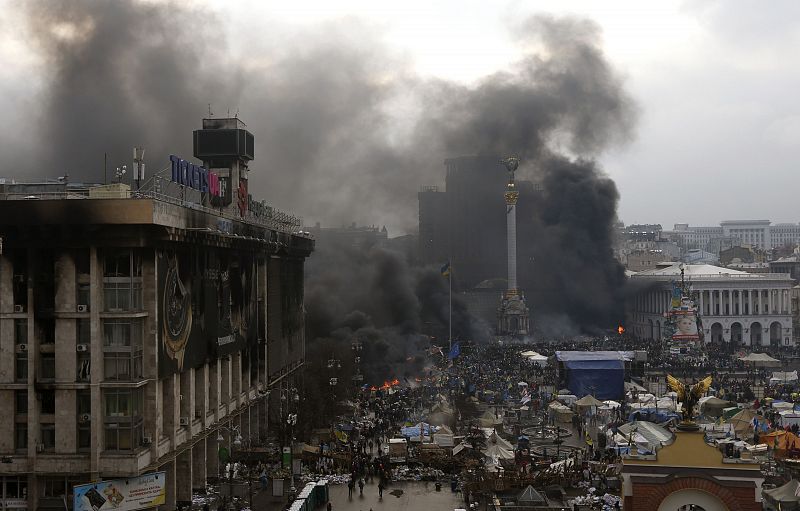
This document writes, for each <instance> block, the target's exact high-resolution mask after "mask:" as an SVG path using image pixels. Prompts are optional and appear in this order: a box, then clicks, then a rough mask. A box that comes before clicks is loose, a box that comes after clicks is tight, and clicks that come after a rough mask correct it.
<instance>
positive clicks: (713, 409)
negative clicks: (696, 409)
mask: <svg viewBox="0 0 800 511" xmlns="http://www.w3.org/2000/svg"><path fill="white" fill-rule="evenodd" d="M729 406H731V402H730V401H725V400H724V399H720V398H718V397H713V396H711V397H708V398H701V399H700V413H703V414H705V415H707V416H709V417H719V416H720V415H722V410H724V409H725V408H727V407H729Z"/></svg>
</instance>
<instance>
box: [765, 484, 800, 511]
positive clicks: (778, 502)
mask: <svg viewBox="0 0 800 511" xmlns="http://www.w3.org/2000/svg"><path fill="white" fill-rule="evenodd" d="M762 495H763V496H764V500H766V501H767V502H768V503H769V504H771V505H772V506H773V507H774V508H777V509H780V510H781V511H793V510H797V509H800V481H798V480H797V479H792V480H790V481H789V482H788V483H786V484H784V485H783V486H778V487H777V488H772V489H770V490H764V491H763V492H762Z"/></svg>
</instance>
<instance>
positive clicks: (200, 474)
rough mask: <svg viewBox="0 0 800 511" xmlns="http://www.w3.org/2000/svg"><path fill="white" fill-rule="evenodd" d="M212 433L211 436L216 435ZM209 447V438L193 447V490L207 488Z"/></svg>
mask: <svg viewBox="0 0 800 511" xmlns="http://www.w3.org/2000/svg"><path fill="white" fill-rule="evenodd" d="M214 434H215V433H214V432H213V431H212V432H211V433H209V436H211V435H214ZM207 445H208V438H206V440H200V441H199V442H195V444H194V445H193V446H192V490H204V489H205V487H206V479H207V478H208V475H207V473H206V469H207V466H208V465H207V463H206V456H207V454H206V447H207Z"/></svg>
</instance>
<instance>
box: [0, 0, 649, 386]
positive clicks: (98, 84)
mask: <svg viewBox="0 0 800 511" xmlns="http://www.w3.org/2000/svg"><path fill="white" fill-rule="evenodd" d="M20 6H21V7H20V9H22V11H21V12H22V15H23V16H24V19H25V20H26V30H27V36H28V39H29V41H30V44H31V49H32V51H34V52H36V53H37V54H38V55H40V56H41V57H42V62H43V64H42V69H41V71H42V73H43V76H44V77H45V83H46V85H45V87H44V89H43V92H42V97H41V98H40V100H41V101H40V104H41V108H40V111H39V115H38V117H36V119H35V120H36V122H37V124H36V129H37V133H38V134H39V138H40V139H41V140H44V141H45V143H44V144H43V145H40V146H37V147H36V148H35V150H33V149H30V151H29V153H28V155H27V158H22V159H21V158H19V154H18V153H19V151H18V152H17V153H16V154H15V155H14V162H15V163H18V162H19V161H24V162H26V163H27V167H15V172H16V173H17V177H26V176H25V175H22V176H21V175H20V172H22V173H24V174H27V176H38V177H52V176H54V175H60V174H63V173H64V172H65V171H68V172H69V174H70V175H71V178H72V179H73V180H79V179H80V180H87V181H100V180H102V179H103V177H102V176H103V167H102V165H103V164H102V162H103V153H106V152H107V153H108V155H109V166H110V167H111V168H113V167H115V166H117V165H120V164H122V163H126V162H128V160H129V158H130V156H129V154H130V148H131V147H133V146H134V145H143V146H145V147H146V148H147V160H148V168H149V169H150V171H154V170H158V169H160V168H161V167H162V166H166V162H167V161H168V160H167V155H168V154H169V153H177V154H182V155H187V156H188V155H190V154H191V130H192V129H196V128H197V127H199V124H200V118H201V117H203V116H206V115H207V114H208V108H209V107H208V105H209V104H210V105H211V109H212V110H213V111H214V114H215V116H226V115H228V113H230V114H231V115H233V114H234V113H236V112H239V113H240V117H241V118H242V119H243V120H244V121H245V122H246V123H247V125H248V128H249V129H250V131H251V132H253V133H254V135H255V137H256V160H255V161H254V162H253V165H252V169H253V171H252V173H251V183H250V190H251V193H253V194H254V195H256V196H258V197H260V198H265V199H266V200H267V201H268V202H270V203H272V204H274V205H276V206H277V207H279V208H282V209H286V210H289V211H291V212H293V213H297V214H300V215H302V216H303V217H304V218H305V219H306V220H307V222H308V223H312V222H314V221H321V222H322V223H323V224H324V225H340V224H343V223H349V222H351V221H356V222H358V223H363V224H372V223H377V224H379V225H383V224H385V225H387V226H389V227H390V231H392V232H397V231H398V230H401V231H402V230H405V231H411V230H413V229H414V228H415V226H416V223H417V202H416V193H417V191H418V190H419V187H420V186H421V185H423V184H430V183H436V182H441V179H442V175H443V167H442V163H441V162H442V160H443V159H444V158H446V157H450V156H458V155H465V154H466V155H469V154H496V155H509V154H516V155H518V156H520V157H521V158H522V160H523V167H522V169H521V174H522V177H528V178H531V179H533V180H535V181H537V182H539V183H541V184H542V187H543V189H544V192H543V195H542V196H543V200H542V201H541V203H540V204H539V205H537V207H536V213H537V215H535V220H534V221H533V224H532V227H531V229H530V231H528V232H520V251H521V256H520V260H521V261H525V260H532V261H534V262H535V264H534V265H533V267H532V268H533V269H526V268H524V267H523V268H521V269H520V274H521V278H522V280H523V284H524V285H525V286H527V287H528V288H529V289H532V290H535V291H533V292H532V300H533V302H534V306H535V307H536V308H539V309H541V310H542V312H543V313H546V315H547V317H550V318H559V320H558V321H562V322H564V323H565V324H569V325H570V328H575V329H577V330H587V329H589V330H591V329H592V328H595V327H599V326H608V324H609V323H610V322H613V321H617V319H616V317H617V316H618V312H619V309H620V308H621V305H622V302H621V300H622V298H621V297H622V286H623V282H622V272H621V268H620V267H619V265H618V264H616V262H615V261H614V260H613V257H612V254H611V230H612V223H613V221H614V219H615V210H616V202H617V199H618V195H617V191H616V187H615V186H614V184H613V182H612V181H611V180H609V179H608V178H607V177H605V176H604V175H603V173H602V172H601V170H600V168H599V166H598V165H597V163H596V162H595V161H594V160H593V158H596V157H597V156H599V155H600V154H601V153H602V151H603V150H604V149H606V148H608V147H609V146H610V145H613V144H617V143H620V142H624V141H625V140H626V139H627V138H628V137H630V135H631V133H632V130H633V127H634V124H635V119H636V108H635V106H634V105H633V103H632V101H631V100H630V98H629V97H628V96H627V94H626V93H625V91H624V88H623V86H622V80H621V78H620V77H619V76H618V75H617V74H616V73H615V72H614V70H613V69H612V68H611V67H610V66H609V64H608V62H607V61H606V60H605V58H604V56H603V53H602V50H601V49H600V34H599V30H598V28H597V26H596V25H595V24H594V23H592V22H590V21H586V20H581V19H574V18H558V19H555V18H550V17H542V16H539V17H534V18H532V19H530V20H528V21H526V22H525V23H522V24H521V25H520V26H518V27H516V35H517V38H518V42H519V45H520V47H521V48H522V49H523V50H524V53H523V54H524V56H523V57H522V58H521V59H520V60H519V62H517V63H516V64H514V65H512V66H510V67H509V69H506V70H503V71H498V72H497V73H495V74H493V75H490V76H487V77H485V78H484V79H482V80H478V81H477V82H476V83H475V84H472V85H463V84H458V83H452V82H448V81H445V80H435V79H423V78H421V77H419V76H417V75H416V74H415V73H414V72H413V70H412V67H411V65H410V64H409V63H408V62H406V61H405V60H404V59H403V58H400V57H398V56H397V55H396V54H394V53H393V52H392V51H391V50H389V49H387V48H386V47H385V46H384V45H383V43H382V41H381V38H380V36H379V34H376V33H375V32H374V31H373V30H372V28H371V27H369V26H366V25H365V24H363V23H362V22H359V21H357V20H352V19H348V20H340V21H337V22H331V23H328V24H324V25H321V26H318V27H315V28H311V29H295V30H288V29H286V28H282V27H274V26H270V27H263V26H261V27H255V26H254V27H241V28H240V29H238V30H237V31H236V33H237V34H238V35H239V36H240V37H245V38H247V37H249V38H250V39H246V40H245V43H244V44H241V45H240V47H241V48H243V49H237V48H234V47H233V46H232V45H229V44H228V43H227V42H226V40H225V36H224V34H225V33H226V32H225V31H224V30H223V29H220V30H214V27H215V25H216V24H220V26H222V24H224V22H225V19H224V13H214V12H209V11H206V10H202V9H197V8H188V7H181V6H178V5H174V4H172V3H169V4H161V3H150V2H136V1H133V0H122V1H115V2H99V3H98V2H94V1H90V0H61V1H60V2H59V1H55V2H54V1H52V0H48V1H32V2H25V3H21V4H20ZM180 27H202V29H201V28H198V31H199V32H195V31H192V30H181V29H180ZM271 29H275V30H274V32H276V33H279V34H280V38H279V40H278V39H275V38H273V40H270V39H268V36H264V38H263V39H259V37H257V36H254V35H248V34H266V33H270V32H271V31H272V30H271ZM198 33H199V34H201V36H198ZM278 43H279V44H278ZM228 107H230V108H231V110H230V111H229V110H228ZM19 150H20V151H22V150H24V148H19ZM4 153H5V152H4ZM0 159H2V160H3V161H0V163H3V164H7V163H9V162H10V160H6V156H5V155H0ZM162 164H163V165H162ZM4 173H5V172H4ZM318 248H319V253H318V254H317V255H315V256H313V258H312V259H311V261H310V265H311V267H310V270H312V271H310V272H309V274H310V275H312V279H311V280H310V281H309V290H308V294H307V299H308V310H309V320H310V323H309V332H310V335H309V339H314V338H315V337H318V338H320V339H322V338H324V339H331V338H334V337H337V336H338V338H342V339H344V338H345V337H348V336H351V335H353V334H356V333H358V334H359V335H361V334H363V335H364V336H370V335H371V336H373V337H375V338H377V339H380V342H379V343H377V344H376V346H382V344H381V343H385V344H386V346H385V347H380V348H379V350H380V351H381V354H382V355H386V354H390V355H391V356H389V357H388V358H387V363H388V364H394V363H395V362H397V361H398V360H400V359H402V358H403V356H406V355H407V354H406V353H405V351H403V350H402V349H400V348H397V347H398V346H402V345H403V343H405V342H407V341H408V340H409V339H410V338H412V337H413V336H415V335H417V334H418V333H419V332H420V331H421V330H422V329H423V326H424V325H425V324H427V323H435V324H436V325H437V328H441V325H442V324H444V323H446V319H445V318H443V317H442V314H443V311H446V306H444V302H443V300H445V299H446V290H445V289H444V288H443V287H442V286H443V284H444V283H443V281H442V279H441V277H440V276H438V275H436V274H435V272H432V271H431V270H420V269H416V268H409V267H408V266H407V264H406V263H405V262H403V261H402V260H400V259H398V258H397V257H396V256H394V255H392V254H391V253H389V252H385V251H380V250H376V251H373V252H371V253H368V254H353V253H350V252H348V251H347V250H344V249H341V250H338V251H335V250H333V249H331V250H326V248H325V247H322V246H319V247H318ZM523 252H524V253H523ZM315 261H320V265H321V267H322V269H319V268H317V269H314V268H313V265H314V264H315ZM331 261H335V263H332V262H331ZM324 268H327V269H328V271H324ZM317 270H319V271H317ZM426 272H427V273H426ZM526 279H527V280H526ZM443 293H444V294H443ZM457 308H458V310H459V311H460V312H458V314H465V313H463V310H462V309H461V308H460V307H457ZM354 311H356V312H354ZM443 322H444V323H443ZM459 324H461V325H466V326H464V327H463V328H464V331H463V332H462V333H463V335H465V336H467V335H477V334H476V332H477V331H478V330H479V329H478V328H477V327H475V326H474V325H472V324H470V323H469V321H468V320H467V319H464V320H463V321H460V322H459ZM555 324H556V320H555V319H554V320H553V321H552V322H551V325H555ZM395 348H397V349H395ZM376 349H378V348H376ZM384 369H385V368H380V370H376V373H379V372H381V371H383V370H384Z"/></svg>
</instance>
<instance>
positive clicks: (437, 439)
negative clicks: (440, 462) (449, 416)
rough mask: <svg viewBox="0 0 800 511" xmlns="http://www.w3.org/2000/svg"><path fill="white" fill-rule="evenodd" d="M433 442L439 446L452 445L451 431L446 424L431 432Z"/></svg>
mask: <svg viewBox="0 0 800 511" xmlns="http://www.w3.org/2000/svg"><path fill="white" fill-rule="evenodd" d="M433 443H435V444H436V445H438V446H439V447H453V431H452V430H451V429H450V428H448V427H447V426H442V427H441V428H439V430H438V431H437V432H436V433H434V434H433Z"/></svg>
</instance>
